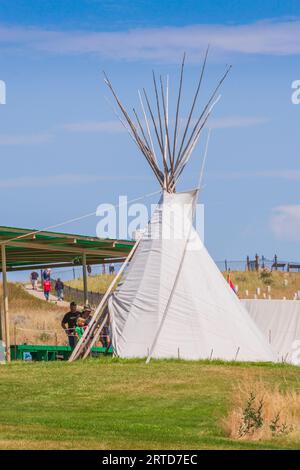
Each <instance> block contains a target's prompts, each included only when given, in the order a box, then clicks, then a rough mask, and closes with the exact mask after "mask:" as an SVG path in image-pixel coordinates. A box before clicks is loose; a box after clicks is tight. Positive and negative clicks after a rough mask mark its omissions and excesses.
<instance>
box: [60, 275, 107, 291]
mask: <svg viewBox="0 0 300 470" xmlns="http://www.w3.org/2000/svg"><path fill="white" fill-rule="evenodd" d="M114 277H115V275H111V274H99V275H95V276H88V290H89V291H90V292H97V293H100V294H104V293H105V292H106V290H107V289H108V287H109V285H110V284H111V282H112V281H113V279H114ZM65 284H66V285H68V286H70V287H73V288H74V289H80V290H83V280H82V278H78V279H73V280H71V281H66V282H65Z"/></svg>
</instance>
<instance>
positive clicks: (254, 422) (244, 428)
mask: <svg viewBox="0 0 300 470" xmlns="http://www.w3.org/2000/svg"><path fill="white" fill-rule="evenodd" d="M255 402H256V396H255V394H254V393H253V392H251V393H250V397H249V398H248V400H247V402H246V406H245V408H244V410H243V418H242V423H241V425H240V428H239V433H238V434H239V436H240V437H242V436H245V435H246V434H251V435H252V434H254V432H255V431H256V430H257V429H259V428H261V427H262V426H263V424H264V419H263V406H264V402H263V399H260V400H259V403H258V405H256V403H255Z"/></svg>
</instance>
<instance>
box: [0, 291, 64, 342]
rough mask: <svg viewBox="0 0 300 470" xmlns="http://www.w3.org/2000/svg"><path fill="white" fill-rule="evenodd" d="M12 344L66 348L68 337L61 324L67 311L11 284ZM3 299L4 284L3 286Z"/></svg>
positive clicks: (0, 296) (0, 292)
mask: <svg viewBox="0 0 300 470" xmlns="http://www.w3.org/2000/svg"><path fill="white" fill-rule="evenodd" d="M8 288H9V292H8V296H9V297H8V298H9V313H10V334H11V342H12V343H14V342H15V339H16V342H17V343H18V344H20V343H33V344H56V343H58V344H65V343H66V335H65V333H64V332H63V331H62V329H61V326H60V322H61V319H62V317H63V314H64V313H65V311H64V309H62V308H61V307H57V306H56V305H54V304H51V303H48V302H45V301H44V300H40V299H37V298H35V297H33V296H32V295H30V294H29V293H28V292H26V291H24V289H23V288H22V286H21V285H20V284H13V283H9V284H8ZM0 298H2V284H0Z"/></svg>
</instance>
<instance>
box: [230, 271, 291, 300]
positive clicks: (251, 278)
mask: <svg viewBox="0 0 300 470" xmlns="http://www.w3.org/2000/svg"><path fill="white" fill-rule="evenodd" d="M227 274H228V273H224V277H225V278H227ZM230 278H231V280H232V282H233V283H234V285H238V294H239V296H240V298H243V299H244V298H247V296H246V292H245V291H246V290H248V291H249V296H248V298H249V299H253V298H254V294H255V293H256V288H257V287H259V288H260V290H261V293H260V295H259V296H257V298H260V299H263V298H264V294H265V297H266V298H268V295H269V292H268V286H270V288H271V292H270V295H271V298H272V299H282V298H283V297H286V298H287V299H293V298H294V294H295V292H298V291H300V273H298V272H289V273H288V272H282V271H272V272H264V271H258V272H256V271H250V272H248V271H232V272H230ZM286 284H287V285H286Z"/></svg>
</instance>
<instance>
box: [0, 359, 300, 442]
mask: <svg viewBox="0 0 300 470" xmlns="http://www.w3.org/2000/svg"><path fill="white" fill-rule="evenodd" d="M245 383H246V384H247V387H248V392H251V390H253V391H255V390H256V386H257V384H259V386H260V387H262V386H263V390H265V389H268V390H269V392H268V393H269V396H268V402H267V403H271V402H272V396H273V395H272V394H273V391H274V389H276V387H278V390H279V391H278V392H277V395H276V397H277V398H276V401H275V402H274V404H273V408H272V413H273V416H275V415H276V413H277V411H278V412H280V413H281V414H282V418H281V419H282V422H283V421H285V422H286V426H287V428H288V431H287V432H286V433H285V432H283V433H281V432H279V431H278V432H276V433H275V435H274V436H272V435H271V434H270V433H269V435H268V434H265V433H262V434H261V435H258V437H255V436H251V435H249V436H248V435H247V436H244V437H240V438H233V437H231V436H232V435H234V434H233V432H232V430H233V427H234V425H238V426H239V423H238V422H237V420H238V419H240V416H241V413H240V411H239V410H238V408H236V407H237V405H238V404H237V402H236V399H237V397H239V398H240V399H242V409H243V408H244V407H245V406H246V402H247V399H248V397H247V394H246V395H245V394H244V395H242V394H241V393H242V392H241V391H242V390H243V388H244V387H245ZM251 384H253V385H251ZM255 384H256V385H255ZM249 387H250V388H249ZM248 392H247V393H248ZM299 392H300V390H299V369H298V368H296V367H292V366H286V365H259V364H258V365H255V366H254V365H247V364H244V365H241V364H238V363H236V364H226V365H224V364H221V363H218V362H214V361H213V362H211V363H208V362H184V361H152V362H151V363H150V364H149V365H146V364H145V363H144V361H121V360H113V359H109V358H107V359H99V360H98V359H94V360H88V361H85V362H77V363H72V364H68V363H59V362H58V363H32V364H28V363H17V362H15V363H12V364H9V365H5V366H2V367H0V394H1V396H2V397H5V402H4V406H1V407H0V448H1V449H29V448H30V449H92V448H97V449H193V448H194V449H196V448H197V449H208V448H210V449H232V448H239V449H254V448H258V449H263V448H275V449H279V448H280V449H284V448H299V445H300V434H299V423H300V406H299V404H300V399H299ZM255 393H257V392H255ZM265 393H266V392H265V391H264V396H265ZM278 394H280V396H281V397H282V400H281V401H280V400H278V396H279V395H278ZM285 397H287V398H286V399H285ZM258 399H260V397H259V396H257V400H258ZM283 400H284V402H285V403H287V402H289V406H290V408H291V409H292V412H291V409H290V410H289V412H288V410H287V409H286V407H284V404H283V403H282V401H283ZM267 403H264V404H263V408H262V410H263V414H264V413H265V410H266V413H267V412H268V413H269V414H270V410H269V411H268V410H267V408H265V407H267ZM277 405H278V407H277V409H276V406H277ZM268 406H269V405H268ZM266 416H267V414H266ZM268 416H269V415H268ZM20 418H21V419H20ZM268 419H269V418H268ZM232 423H235V424H232ZM268 423H269V422H268ZM268 423H266V425H267V427H268V425H269V424H268ZM291 425H293V427H292V428H291Z"/></svg>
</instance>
